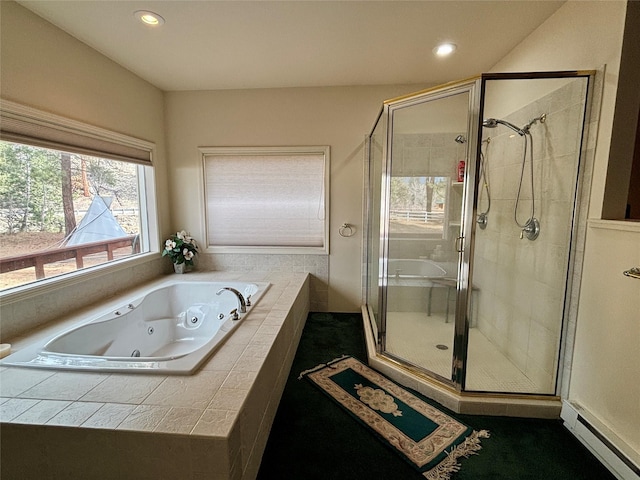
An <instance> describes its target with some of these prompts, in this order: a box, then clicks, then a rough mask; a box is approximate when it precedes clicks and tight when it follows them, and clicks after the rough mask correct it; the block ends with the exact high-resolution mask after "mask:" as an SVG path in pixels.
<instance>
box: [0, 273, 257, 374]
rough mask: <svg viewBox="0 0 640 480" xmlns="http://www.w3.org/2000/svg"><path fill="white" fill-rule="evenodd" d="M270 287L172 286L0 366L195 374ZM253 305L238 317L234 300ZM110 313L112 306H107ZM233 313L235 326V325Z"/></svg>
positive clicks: (236, 284) (136, 299) (152, 291)
mask: <svg viewBox="0 0 640 480" xmlns="http://www.w3.org/2000/svg"><path fill="white" fill-rule="evenodd" d="M268 286H269V284H268V283H242V282H194V281H179V280H169V281H167V282H164V283H162V284H160V285H157V284H156V285H155V286H154V287H152V288H150V289H149V290H148V291H143V292H142V293H139V294H138V295H137V296H135V297H134V298H126V296H123V298H122V301H121V302H117V303H116V305H117V306H116V308H109V309H108V311H103V312H101V313H98V314H97V315H94V316H93V317H92V318H89V319H87V320H86V321H83V322H80V324H79V325H77V326H75V327H73V328H71V329H70V330H68V331H65V332H62V333H59V334H57V335H54V336H53V337H50V338H48V339H46V340H44V341H43V342H39V343H36V344H33V345H30V346H28V347H25V348H23V349H21V350H19V351H17V352H15V353H13V354H11V355H9V356H7V357H5V358H4V359H3V360H2V361H0V364H2V365H13V366H19V367H35V368H53V369H63V370H82V371H100V372H130V373H131V372H143V373H156V372H157V373H163V374H183V375H188V374H190V373H193V372H194V371H195V370H196V369H197V368H198V366H199V365H200V364H201V363H202V362H203V361H204V360H206V359H207V357H209V356H210V355H211V354H212V353H213V352H214V351H215V350H216V348H217V347H218V346H220V345H221V344H222V343H223V342H224V341H225V339H226V338H227V337H228V336H229V335H231V334H232V332H233V331H234V330H235V329H236V328H237V327H238V325H239V324H240V323H241V322H242V320H243V319H244V318H246V317H247V315H249V314H250V312H251V309H252V308H253V306H254V305H255V304H256V302H257V301H258V300H259V299H260V297H261V295H262V294H263V293H264V292H265V291H266V289H267V288H268ZM224 287H230V288H233V289H235V290H237V291H238V292H240V293H241V295H242V296H243V298H245V299H250V301H249V302H248V303H250V305H248V306H247V307H246V312H245V313H240V311H239V310H240V309H239V308H238V307H239V300H238V297H237V296H236V295H235V294H234V293H233V292H232V291H230V290H223V291H221V292H220V294H219V295H217V294H216V293H217V292H219V291H220V289H223V288H224ZM108 305H109V306H113V305H114V302H109V304H108ZM236 309H237V313H238V318H237V319H234V310H236Z"/></svg>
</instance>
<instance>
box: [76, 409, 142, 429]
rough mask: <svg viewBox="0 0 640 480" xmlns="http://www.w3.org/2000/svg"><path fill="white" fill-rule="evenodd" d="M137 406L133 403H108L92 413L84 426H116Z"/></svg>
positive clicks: (108, 427) (111, 427) (110, 427)
mask: <svg viewBox="0 0 640 480" xmlns="http://www.w3.org/2000/svg"><path fill="white" fill-rule="evenodd" d="M135 408H136V407H135V406H133V405H121V404H118V403H106V404H104V405H103V406H102V407H100V408H99V409H98V410H97V411H96V412H95V413H94V414H93V415H91V417H89V418H88V419H87V420H86V421H85V422H84V423H83V424H82V426H83V427H90V428H107V429H113V428H116V427H117V426H118V425H120V424H121V423H122V421H123V420H124V419H125V418H127V417H128V416H129V414H131V412H133V410H134V409H135Z"/></svg>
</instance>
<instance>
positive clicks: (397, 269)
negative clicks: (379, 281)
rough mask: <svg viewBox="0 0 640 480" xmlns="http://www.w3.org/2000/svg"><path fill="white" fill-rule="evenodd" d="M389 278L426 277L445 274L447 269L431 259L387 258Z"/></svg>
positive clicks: (436, 276)
mask: <svg viewBox="0 0 640 480" xmlns="http://www.w3.org/2000/svg"><path fill="white" fill-rule="evenodd" d="M387 274H388V276H389V278H392V277H396V278H403V279H428V278H438V277H444V276H446V275H447V271H446V270H445V269H444V268H442V267H441V266H440V265H438V264H436V263H434V262H432V261H431V260H421V259H415V260H414V259H389V263H388V265H387Z"/></svg>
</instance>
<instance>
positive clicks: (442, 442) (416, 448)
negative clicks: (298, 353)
mask: <svg viewBox="0 0 640 480" xmlns="http://www.w3.org/2000/svg"><path fill="white" fill-rule="evenodd" d="M303 377H304V378H306V379H307V380H309V381H310V382H312V383H313V384H314V385H316V386H317V387H318V388H319V390H320V391H322V392H323V393H325V394H326V395H327V396H328V397H329V398H331V399H332V400H334V401H335V402H336V403H338V405H340V406H342V407H343V408H344V409H346V410H347V411H348V412H349V413H350V414H351V415H352V416H353V417H354V418H355V419H356V420H358V421H359V422H360V423H362V424H363V425H364V426H366V427H368V428H370V429H371V433H372V434H377V436H378V438H379V439H380V440H381V441H382V442H383V443H385V444H386V445H387V446H389V447H390V448H392V449H394V451H396V452H397V453H398V454H399V455H400V456H402V457H403V458H404V459H405V460H406V461H407V462H408V463H409V465H411V466H412V467H413V468H415V469H416V471H417V472H419V473H422V474H423V476H424V477H425V478H426V479H427V480H448V479H449V478H451V475H452V474H453V473H454V472H457V471H459V470H460V463H459V460H460V459H462V458H466V457H468V456H469V455H473V454H476V453H478V452H479V450H480V449H481V447H480V438H489V432H487V431H486V430H481V431H480V432H477V431H475V430H472V429H471V428H469V427H468V426H466V425H465V424H463V423H462V422H460V421H458V420H456V419H454V418H453V417H451V416H449V415H447V414H446V413H443V412H442V411H441V410H439V409H437V408H435V407H434V406H432V405H430V404H428V403H427V402H425V401H423V400H421V399H420V398H418V397H416V396H415V395H413V394H412V393H411V392H408V391H407V390H406V389H404V388H402V387H401V386H399V385H398V384H396V383H395V382H393V381H391V380H390V379H388V378H387V377H385V376H384V375H381V374H380V373H379V372H376V371H375V370H373V369H371V368H369V367H368V366H366V365H364V364H363V363H362V362H360V361H359V360H357V359H355V358H353V357H349V356H347V357H340V358H337V359H335V360H332V361H331V362H328V363H326V364H321V365H319V366H317V367H315V368H313V369H310V370H307V371H304V372H302V373H301V374H300V377H298V378H303Z"/></svg>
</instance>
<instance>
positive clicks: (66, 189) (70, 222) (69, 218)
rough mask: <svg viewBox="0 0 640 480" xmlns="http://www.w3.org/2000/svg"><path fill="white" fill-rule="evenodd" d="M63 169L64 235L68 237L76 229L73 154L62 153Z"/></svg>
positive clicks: (61, 163)
mask: <svg viewBox="0 0 640 480" xmlns="http://www.w3.org/2000/svg"><path fill="white" fill-rule="evenodd" d="M60 167H61V169H62V209H63V211H64V234H65V236H68V235H69V234H71V232H73V230H74V229H75V228H76V216H75V214H74V212H73V210H74V208H73V186H72V183H71V154H69V153H65V152H61V153H60Z"/></svg>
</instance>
